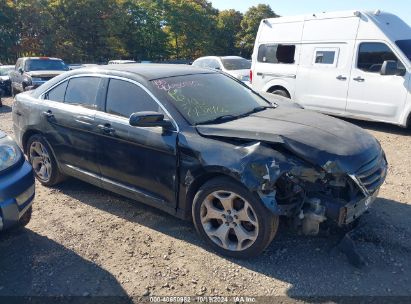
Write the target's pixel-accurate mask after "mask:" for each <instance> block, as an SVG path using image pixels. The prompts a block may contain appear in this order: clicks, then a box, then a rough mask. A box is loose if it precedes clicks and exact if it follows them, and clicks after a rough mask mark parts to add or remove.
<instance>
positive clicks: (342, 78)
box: [337, 75, 347, 81]
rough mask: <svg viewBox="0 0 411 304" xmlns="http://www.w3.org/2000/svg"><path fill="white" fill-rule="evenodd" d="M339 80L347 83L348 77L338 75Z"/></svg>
mask: <svg viewBox="0 0 411 304" xmlns="http://www.w3.org/2000/svg"><path fill="white" fill-rule="evenodd" d="M337 79H338V80H344V81H345V80H347V77H345V76H343V75H338V76H337Z"/></svg>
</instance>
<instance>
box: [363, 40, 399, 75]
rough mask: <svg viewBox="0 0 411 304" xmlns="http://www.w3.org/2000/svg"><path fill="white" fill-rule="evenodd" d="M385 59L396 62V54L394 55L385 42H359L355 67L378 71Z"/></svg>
mask: <svg viewBox="0 0 411 304" xmlns="http://www.w3.org/2000/svg"><path fill="white" fill-rule="evenodd" d="M386 60H394V61H396V62H397V63H398V58H397V56H395V54H394V53H393V52H392V51H391V49H390V48H389V47H388V46H387V45H386V44H384V43H380V42H365V43H361V44H360V48H359V50H358V62H357V67H358V68H359V69H360V70H363V71H365V72H371V73H379V72H380V71H381V67H382V64H383V63H384V61H386Z"/></svg>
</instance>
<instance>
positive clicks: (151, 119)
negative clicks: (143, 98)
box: [129, 111, 173, 128]
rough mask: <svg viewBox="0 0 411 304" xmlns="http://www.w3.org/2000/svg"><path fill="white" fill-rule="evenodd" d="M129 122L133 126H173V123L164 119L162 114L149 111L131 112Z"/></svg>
mask: <svg viewBox="0 0 411 304" xmlns="http://www.w3.org/2000/svg"><path fill="white" fill-rule="evenodd" d="M129 124H130V126H133V127H163V128H172V127H173V124H172V123H171V122H170V121H169V120H164V115H163V114H161V113H157V112H149V111H147V112H136V113H133V114H131V115H130V119H129Z"/></svg>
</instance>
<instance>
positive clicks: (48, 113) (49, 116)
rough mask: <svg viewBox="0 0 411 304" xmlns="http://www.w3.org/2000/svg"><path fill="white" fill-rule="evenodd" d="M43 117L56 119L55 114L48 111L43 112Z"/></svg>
mask: <svg viewBox="0 0 411 304" xmlns="http://www.w3.org/2000/svg"><path fill="white" fill-rule="evenodd" d="M43 115H44V116H45V117H46V118H53V117H54V114H53V112H51V111H50V110H48V111H47V112H43Z"/></svg>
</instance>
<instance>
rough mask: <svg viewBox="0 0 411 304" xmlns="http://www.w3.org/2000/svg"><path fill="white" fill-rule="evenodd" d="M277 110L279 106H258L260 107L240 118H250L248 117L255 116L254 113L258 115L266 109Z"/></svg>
mask: <svg viewBox="0 0 411 304" xmlns="http://www.w3.org/2000/svg"><path fill="white" fill-rule="evenodd" d="M275 108H277V105H271V106H258V107H255V108H254V109H252V110H251V111H248V112H246V113H244V114H241V115H239V116H238V117H245V116H248V115H250V114H253V113H257V112H261V111H264V110H266V109H275Z"/></svg>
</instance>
